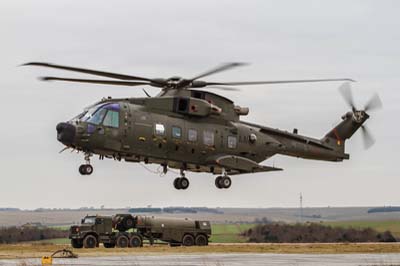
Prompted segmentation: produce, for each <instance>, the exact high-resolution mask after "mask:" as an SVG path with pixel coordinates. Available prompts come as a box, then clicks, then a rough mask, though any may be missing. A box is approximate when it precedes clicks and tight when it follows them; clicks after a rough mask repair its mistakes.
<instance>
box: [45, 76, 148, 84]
mask: <svg viewBox="0 0 400 266" xmlns="http://www.w3.org/2000/svg"><path fill="white" fill-rule="evenodd" d="M40 79H41V80H43V81H52V80H59V81H69V82H80V83H93V84H105V85H120V86H140V85H150V86H151V83H149V82H140V81H118V80H100V79H71V78H58V77H41V78H40Z"/></svg>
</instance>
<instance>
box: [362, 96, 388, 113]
mask: <svg viewBox="0 0 400 266" xmlns="http://www.w3.org/2000/svg"><path fill="white" fill-rule="evenodd" d="M382 106H383V105H382V101H381V99H380V98H379V95H378V94H377V93H375V94H374V95H373V96H372V97H371V99H370V100H369V101H368V102H367V104H366V105H365V107H364V111H372V110H377V109H381V108H382Z"/></svg>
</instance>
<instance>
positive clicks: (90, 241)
mask: <svg viewBox="0 0 400 266" xmlns="http://www.w3.org/2000/svg"><path fill="white" fill-rule="evenodd" d="M96 246H97V238H96V237H95V236H93V235H87V236H85V238H84V239H83V247H85V248H95V247H96Z"/></svg>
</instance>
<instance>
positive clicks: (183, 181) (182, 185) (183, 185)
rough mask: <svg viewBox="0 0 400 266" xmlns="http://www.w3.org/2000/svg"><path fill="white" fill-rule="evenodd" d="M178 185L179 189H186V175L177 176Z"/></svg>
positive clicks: (187, 184) (187, 182)
mask: <svg viewBox="0 0 400 266" xmlns="http://www.w3.org/2000/svg"><path fill="white" fill-rule="evenodd" d="M179 187H180V188H181V189H187V188H188V187H189V180H188V179H187V178H186V177H181V178H179Z"/></svg>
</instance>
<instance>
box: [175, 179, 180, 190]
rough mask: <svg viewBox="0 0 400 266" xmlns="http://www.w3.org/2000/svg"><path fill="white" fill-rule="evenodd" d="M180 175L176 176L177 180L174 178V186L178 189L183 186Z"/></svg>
mask: <svg viewBox="0 0 400 266" xmlns="http://www.w3.org/2000/svg"><path fill="white" fill-rule="evenodd" d="M180 179H181V178H180V177H177V178H175V180H174V188H176V189H181V187H180Z"/></svg>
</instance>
